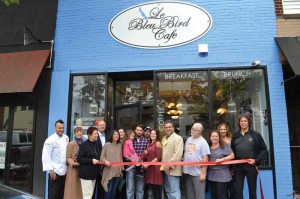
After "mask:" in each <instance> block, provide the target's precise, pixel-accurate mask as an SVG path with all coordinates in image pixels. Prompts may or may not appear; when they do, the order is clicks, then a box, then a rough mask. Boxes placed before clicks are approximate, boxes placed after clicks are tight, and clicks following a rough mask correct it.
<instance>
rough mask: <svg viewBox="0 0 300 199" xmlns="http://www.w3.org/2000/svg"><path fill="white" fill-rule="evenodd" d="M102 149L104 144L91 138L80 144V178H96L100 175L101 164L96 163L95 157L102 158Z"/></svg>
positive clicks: (78, 159)
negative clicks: (94, 162)
mask: <svg viewBox="0 0 300 199" xmlns="http://www.w3.org/2000/svg"><path fill="white" fill-rule="evenodd" d="M101 151H102V145H101V144H97V143H96V142H91V141H90V140H89V139H88V140H86V141H85V142H83V143H82V144H81V145H80V148H79V152H78V157H77V161H78V162H79V177H80V178H82V179H85V180H95V179H96V178H97V177H98V175H100V165H94V164H93V159H97V160H100V155H101Z"/></svg>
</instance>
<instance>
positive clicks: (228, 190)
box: [42, 114, 267, 199]
mask: <svg viewBox="0 0 300 199" xmlns="http://www.w3.org/2000/svg"><path fill="white" fill-rule="evenodd" d="M238 124H239V131H238V132H236V133H234V134H233V135H231V134H230V133H229V128H228V125H227V124H226V123H221V124H220V125H219V126H218V128H217V130H212V131H210V133H209V137H208V139H207V140H206V139H205V138H204V137H203V135H202V134H203V132H204V127H203V125H202V124H201V123H195V124H193V126H192V128H191V136H190V137H188V138H187V140H186V142H185V143H184V141H183V138H182V137H181V136H180V135H178V134H176V133H175V128H174V124H173V122H172V121H165V122H164V136H163V138H162V139H160V132H159V131H158V130H157V129H152V128H150V127H146V128H144V126H143V125H141V124H139V125H137V126H136V127H135V129H128V130H126V131H125V130H124V129H119V130H113V131H112V132H111V133H106V132H105V129H106V123H105V121H103V120H97V121H96V125H95V127H94V126H91V127H89V128H88V129H87V136H88V139H87V140H84V138H83V130H82V128H81V127H77V128H75V130H74V136H75V138H74V141H71V142H69V139H68V137H67V136H66V135H64V133H63V132H64V123H63V121H62V120H58V121H57V122H56V123H55V133H54V134H53V135H51V136H50V137H49V138H47V140H46V141H45V144H44V148H43V157H42V160H43V170H44V171H47V172H48V173H49V177H48V179H49V183H48V196H49V198H55V199H59V198H66V199H67V198H72V199H73V198H75V199H76V198H84V199H87V198H105V199H108V198H109V199H114V198H128V199H134V198H136V199H143V198H154V199H160V198H162V197H163V195H164V196H165V198H168V199H180V198H181V191H180V190H181V189H180V188H181V186H184V188H185V189H184V190H185V196H186V198H187V199H204V198H205V188H206V182H207V181H208V184H209V188H210V193H211V198H212V199H223V198H224V199H228V198H236V199H242V198H243V188H244V179H245V177H246V178H247V182H248V188H249V198H250V199H256V179H257V170H256V166H257V165H259V164H260V163H261V161H262V160H263V159H264V158H265V155H266V151H267V149H266V145H265V143H264V140H263V138H262V136H261V135H260V134H259V133H257V132H255V131H253V130H252V128H251V127H252V123H251V117H250V116H249V115H248V114H242V115H241V116H240V117H239V120H238ZM233 159H247V160H248V163H244V164H235V165H230V166H229V165H222V164H219V163H221V162H224V161H229V160H233ZM182 161H183V162H187V163H188V162H207V161H210V162H215V163H216V165H214V166H204V165H199V164H197V165H183V166H180V165H179V163H180V162H182ZM118 162H135V164H134V165H128V166H123V165H122V164H120V165H113V166H112V163H118ZM140 162H163V164H161V165H160V164H157V165H147V164H145V165H144V164H140ZM181 176H182V178H181ZM181 179H182V180H181ZM181 182H183V185H181ZM122 185H124V186H123V187H125V188H124V189H125V191H124V193H123V194H122V193H120V192H121V191H120V190H121V188H122ZM117 189H118V190H119V191H117ZM116 193H119V194H118V195H116Z"/></svg>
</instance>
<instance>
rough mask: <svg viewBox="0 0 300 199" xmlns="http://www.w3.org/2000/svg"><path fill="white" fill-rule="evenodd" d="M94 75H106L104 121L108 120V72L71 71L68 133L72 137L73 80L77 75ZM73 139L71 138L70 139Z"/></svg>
mask: <svg viewBox="0 0 300 199" xmlns="http://www.w3.org/2000/svg"><path fill="white" fill-rule="evenodd" d="M93 75H95V76H96V75H104V76H105V99H104V101H105V105H104V121H107V108H108V107H107V106H108V103H107V99H108V73H105V72H102V73H101V72H99V73H98V72H92V73H88V72H87V73H71V74H70V79H69V95H68V99H69V100H68V115H67V128H66V135H68V137H69V138H71V133H72V132H73V129H71V123H72V99H73V80H74V77H76V76H93ZM70 141H71V139H70Z"/></svg>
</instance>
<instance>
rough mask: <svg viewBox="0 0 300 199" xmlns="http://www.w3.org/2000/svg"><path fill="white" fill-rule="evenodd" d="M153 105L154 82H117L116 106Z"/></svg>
mask: <svg viewBox="0 0 300 199" xmlns="http://www.w3.org/2000/svg"><path fill="white" fill-rule="evenodd" d="M138 102H141V103H142V104H143V105H149V104H153V81H152V80H150V81H119V82H116V105H124V104H134V103H138Z"/></svg>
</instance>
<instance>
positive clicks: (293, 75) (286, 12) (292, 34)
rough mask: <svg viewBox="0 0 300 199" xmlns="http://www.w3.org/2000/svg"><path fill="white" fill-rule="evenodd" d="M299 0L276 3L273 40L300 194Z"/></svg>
mask: <svg viewBox="0 0 300 199" xmlns="http://www.w3.org/2000/svg"><path fill="white" fill-rule="evenodd" d="M299 3H300V2H299V1H287V0H277V1H275V5H276V25H277V33H276V41H277V44H278V47H279V48H280V51H279V54H280V60H281V63H282V70H283V74H284V82H283V86H284V88H285V95H286V106H287V113H288V125H289V134H290V145H291V146H290V153H291V162H292V176H293V189H294V193H295V195H297V196H299V195H300V169H299V168H300V124H299V117H300V95H299V92H298V88H299V85H300V78H299V75H300V53H299V52H300V38H299V36H300V6H299Z"/></svg>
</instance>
